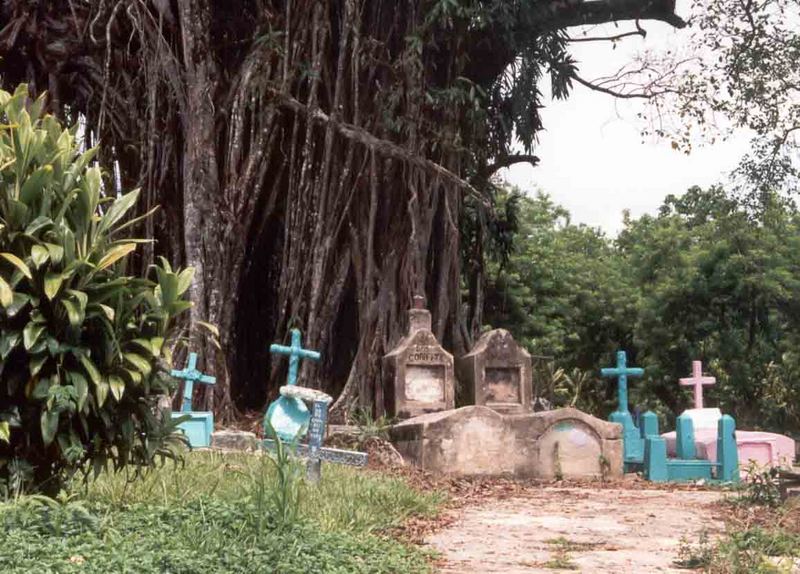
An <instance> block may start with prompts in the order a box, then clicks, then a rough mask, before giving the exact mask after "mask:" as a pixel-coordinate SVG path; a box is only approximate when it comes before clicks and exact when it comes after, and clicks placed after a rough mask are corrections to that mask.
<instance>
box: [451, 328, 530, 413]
mask: <svg viewBox="0 0 800 574" xmlns="http://www.w3.org/2000/svg"><path fill="white" fill-rule="evenodd" d="M456 373H457V374H458V380H459V386H460V389H461V392H460V393H459V397H458V398H459V401H458V402H459V403H461V404H465V405H484V406H487V407H489V408H491V409H493V410H495V411H497V412H499V413H506V414H519V413H523V412H529V411H531V410H532V397H531V395H532V394H533V379H532V374H531V356H530V354H529V353H528V351H526V350H525V349H524V348H522V347H520V346H519V345H518V344H517V342H516V341H514V337H512V336H511V333H509V332H508V331H506V330H505V329H495V330H493V331H489V332H487V333H484V334H483V335H482V336H481V338H480V339H478V342H477V343H476V344H475V346H474V347H473V348H472V350H471V351H470V352H469V353H468V354H466V355H464V356H463V357H461V358H459V359H457V360H456Z"/></svg>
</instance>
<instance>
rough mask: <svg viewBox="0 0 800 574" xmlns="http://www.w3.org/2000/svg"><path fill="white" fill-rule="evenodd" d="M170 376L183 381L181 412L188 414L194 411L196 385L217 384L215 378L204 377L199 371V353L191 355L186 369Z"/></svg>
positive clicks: (171, 372) (175, 371)
mask: <svg viewBox="0 0 800 574" xmlns="http://www.w3.org/2000/svg"><path fill="white" fill-rule="evenodd" d="M170 374H171V375H172V376H173V377H175V378H176V379H183V401H182V402H181V412H184V413H188V412H189V411H191V410H192V392H193V391H194V383H195V382H198V383H202V384H204V385H213V384H215V383H216V382H217V379H216V378H215V377H212V376H210V375H204V374H203V373H201V372H200V371H198V370H197V353H189V362H188V363H187V365H186V368H184V369H181V370H175V369H173V370H172V371H170Z"/></svg>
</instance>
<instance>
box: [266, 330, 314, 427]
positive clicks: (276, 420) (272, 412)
mask: <svg viewBox="0 0 800 574" xmlns="http://www.w3.org/2000/svg"><path fill="white" fill-rule="evenodd" d="M300 341H301V338H300V330H299V329H292V344H291V345H290V346H289V347H286V346H284V345H270V347H269V352H270V353H274V354H277V355H288V356H289V374H288V375H287V377H286V386H287V387H296V386H297V370H298V367H299V366H300V359H301V358H302V359H310V360H312V361H319V359H320V354H319V353H318V352H317V351H310V350H308V349H304V348H303V347H302V346H301V344H300ZM281 388H284V387H281ZM310 418H311V415H310V414H309V412H308V407H306V404H305V403H304V402H303V401H302V400H300V399H298V398H294V397H289V396H285V395H283V394H281V396H280V397H278V400H277V401H275V402H273V403H272V404H271V405H270V406H269V408H268V409H267V414H266V417H265V420H264V426H265V427H267V426H270V427H272V429H273V430H274V431H275V433H276V434H277V435H278V436H279V437H280V439H281V440H283V441H287V442H291V441H293V440H295V439H297V438H301V437H302V436H303V435H304V434H305V432H306V430H307V428H308V424H309V420H310Z"/></svg>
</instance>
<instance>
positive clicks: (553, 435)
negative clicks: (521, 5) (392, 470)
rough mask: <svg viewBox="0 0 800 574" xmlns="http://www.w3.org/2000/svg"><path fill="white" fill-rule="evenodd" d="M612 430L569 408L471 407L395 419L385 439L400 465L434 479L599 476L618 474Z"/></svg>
mask: <svg viewBox="0 0 800 574" xmlns="http://www.w3.org/2000/svg"><path fill="white" fill-rule="evenodd" d="M620 430H621V429H620V426H619V425H617V424H613V423H609V422H606V421H603V420H600V419H597V418H595V417H592V416H590V415H587V414H586V413H583V412H581V411H579V410H577V409H572V408H567V409H558V410H554V411H546V412H541V413H524V414H519V415H504V414H500V413H498V412H496V411H495V410H494V409H491V408H489V407H487V406H483V405H476V406H468V407H462V408H460V409H456V410H450V411H444V412H437V413H429V414H425V415H421V416H418V417H415V418H412V419H409V420H405V421H402V422H400V423H399V424H397V425H395V426H394V427H392V429H391V438H392V442H393V443H394V445H395V447H396V448H397V450H398V451H399V452H400V453H401V454H402V455H403V458H404V459H405V460H406V461H408V462H410V463H411V464H413V465H414V466H417V467H420V468H422V469H425V470H428V471H431V472H436V473H446V474H453V475H456V476H503V475H509V476H514V477H517V478H545V479H554V478H555V479H561V478H565V479H573V478H602V477H618V476H621V475H622V437H621V434H620Z"/></svg>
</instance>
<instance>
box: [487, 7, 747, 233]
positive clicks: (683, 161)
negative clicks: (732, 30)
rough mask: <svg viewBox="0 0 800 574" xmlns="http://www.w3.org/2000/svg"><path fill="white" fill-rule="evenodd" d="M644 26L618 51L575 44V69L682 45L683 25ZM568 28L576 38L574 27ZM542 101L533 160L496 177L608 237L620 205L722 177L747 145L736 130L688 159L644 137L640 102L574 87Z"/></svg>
mask: <svg viewBox="0 0 800 574" xmlns="http://www.w3.org/2000/svg"><path fill="white" fill-rule="evenodd" d="M683 4H685V3H683V2H679V3H678V10H677V12H678V14H680V15H682V16H685V15H687V13H686V10H685V8H684V6H682V5H683ZM642 26H643V27H644V28H645V29H646V30H647V38H645V39H642V38H640V37H630V38H625V39H624V40H622V41H620V42H618V43H617V47H616V49H612V46H611V45H610V43H608V42H585V43H584V42H581V43H576V44H573V45H572V49H571V52H572V54H573V56H574V57H575V59H576V60H577V61H578V67H579V69H578V72H579V74H580V75H581V76H582V77H584V78H586V79H592V78H596V77H600V76H603V75H606V74H610V73H612V72H614V71H615V70H617V69H619V68H620V67H622V66H623V65H624V64H626V63H627V62H629V61H631V59H632V58H633V57H634V56H635V55H636V54H637V53H638V52H640V51H643V50H645V49H666V48H669V47H676V46H680V45H681V44H682V43H683V44H685V42H686V40H687V38H688V35H689V31H688V30H686V29H684V30H675V29H673V28H672V27H670V26H668V25H666V24H662V23H659V22H642ZM628 29H633V24H632V23H621V24H620V28H619V29H616V30H615V29H614V28H613V27H611V26H610V25H609V26H604V27H597V28H594V29H593V30H592V31H591V35H592V36H596V35H602V34H603V32H605V33H607V34H614V33H619V32H620V31H622V30H628ZM571 32H572V35H573V37H576V36H577V32H579V31H578V30H572V31H571ZM545 93H546V92H545ZM545 106H546V107H545V109H544V110H542V119H543V122H544V126H545V131H544V132H542V133H541V134H540V136H539V142H538V144H537V146H536V149H535V150H534V154H535V155H536V156H538V157H539V159H540V162H539V165H537V166H536V167H535V168H534V167H531V166H529V165H517V166H513V167H512V168H510V169H508V170H504V172H501V174H500V175H501V176H502V177H504V178H505V179H506V180H507V181H509V182H510V183H512V184H514V185H517V186H518V187H520V188H521V189H523V190H525V191H526V192H529V193H535V192H536V191H537V190H541V191H544V192H545V193H547V194H548V195H550V196H551V197H552V198H553V199H554V200H555V201H556V203H558V204H560V205H563V206H564V207H566V208H567V209H568V210H569V211H570V212H571V214H572V221H573V222H574V223H585V224H588V225H591V226H594V227H600V228H601V229H602V230H604V231H605V232H607V233H608V234H609V235H611V236H614V235H616V234H617V232H619V230H620V229H621V228H622V217H623V216H622V212H623V210H624V209H629V210H630V213H631V215H632V216H634V217H637V216H640V215H642V214H644V213H655V212H656V210H657V208H658V207H659V206H660V205H661V203H662V201H663V199H664V197H666V196H667V195H669V194H674V195H680V194H682V193H684V192H685V191H686V190H687V189H688V188H689V187H691V186H693V185H700V186H702V187H707V186H709V185H712V184H714V183H718V182H723V181H724V180H725V179H726V176H727V174H728V173H730V171H731V170H733V169H734V168H735V167H736V165H737V163H738V161H739V159H740V158H741V157H742V156H743V155H744V154H745V153H746V152H747V148H748V143H749V138H748V137H747V136H746V135H745V134H743V133H739V134H735V135H734V136H733V137H732V138H730V139H728V140H726V141H722V142H717V143H716V144H714V145H703V146H700V147H697V146H695V148H694V150H693V151H692V153H691V155H688V156H687V155H685V154H684V153H682V152H679V151H675V150H673V149H672V147H671V146H670V142H669V141H665V140H656V139H643V137H642V135H641V129H642V127H643V125H642V124H641V123H640V121H639V120H637V118H636V113H637V112H638V111H643V110H644V104H643V103H642V102H641V101H639V100H624V101H621V100H618V99H615V98H613V97H612V96H608V95H605V94H601V93H597V92H593V91H591V90H589V89H587V88H584V87H583V86H580V85H577V84H576V85H575V86H574V89H573V91H572V94H571V95H570V97H569V98H568V99H567V100H564V101H547V102H546V104H545ZM698 143H700V142H698Z"/></svg>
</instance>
